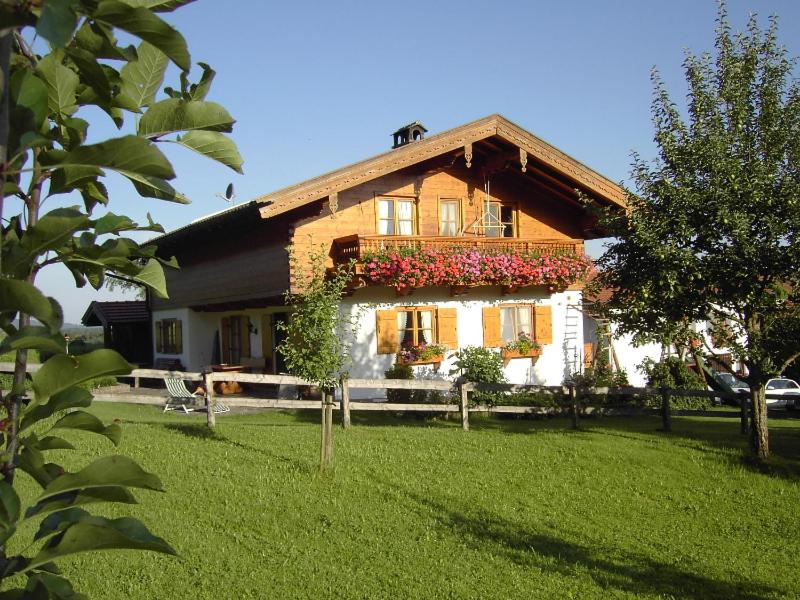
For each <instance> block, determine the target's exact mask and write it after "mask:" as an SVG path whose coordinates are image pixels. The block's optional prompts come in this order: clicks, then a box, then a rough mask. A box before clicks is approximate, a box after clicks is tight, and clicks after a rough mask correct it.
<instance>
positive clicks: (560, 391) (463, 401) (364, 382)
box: [0, 362, 784, 433]
mask: <svg viewBox="0 0 800 600" xmlns="http://www.w3.org/2000/svg"><path fill="white" fill-rule="evenodd" d="M38 368H39V365H36V364H32V365H28V372H29V373H33V372H35V371H36V370H38ZM13 370H14V363H10V362H5V363H2V362H0V372H13ZM126 377H129V378H133V382H134V388H138V387H139V385H140V383H141V380H142V379H161V380H163V379H165V378H169V377H175V378H180V379H184V380H188V381H196V382H202V385H203V387H204V388H205V390H206V402H207V406H208V409H209V410H208V411H207V415H208V417H207V419H208V425H209V426H210V427H214V425H215V422H216V415H215V413H214V410H213V408H214V406H215V404H216V402H217V393H216V392H215V391H214V387H215V386H214V384H215V383H220V382H231V381H235V382H239V383H247V384H258V385H272V386H311V385H313V384H312V383H311V382H308V381H306V380H304V379H300V378H298V377H293V376H290V375H262V374H255V373H234V372H227V373H221V372H213V371H212V372H206V373H199V372H185V371H164V370H158V369H135V370H134V371H132V372H131V373H130V375H128V376H126ZM357 389H370V390H408V391H436V392H440V393H444V394H447V395H450V396H451V397H453V398H456V399H457V401H458V402H457V403H445V404H432V403H416V404H414V403H405V402H403V403H400V402H369V401H351V400H350V394H351V390H357ZM337 390H338V391H339V395H340V397H341V401H340V402H339V403H336V402H334V403H333V405H334V408H337V409H338V410H340V411H341V413H342V425H343V426H344V427H349V426H350V413H351V411H354V410H361V411H392V412H442V413H450V412H458V413H460V416H461V422H462V426H463V428H464V430H465V431H466V430H469V415H470V413H491V414H552V413H563V412H565V411H566V412H568V413H569V416H570V418H571V420H572V425H573V427H578V421H579V418H580V415H581V413H583V414H586V415H588V414H591V413H603V412H605V411H606V410H607V409H603V408H601V407H595V406H591V403H585V402H582V401H581V398H582V397H585V396H612V397H613V396H625V397H639V398H642V397H646V396H659V397H660V408H659V409H649V411H648V412H650V413H653V412H655V411H656V410H657V411H658V412H660V414H661V419H662V428H663V429H664V430H665V431H670V430H671V416H672V409H671V405H670V398H671V397H679V396H684V397H689V396H693V397H697V396H704V397H707V398H712V399H713V398H723V399H727V400H733V401H734V402H735V403H736V404H738V405H739V407H740V415H739V418H740V423H741V426H740V429H741V431H742V433H747V431H748V404H749V397H748V396H747V395H745V394H737V393H733V394H729V393H725V392H715V391H708V390H678V389H670V388H640V387H620V388H605V387H604V388H584V387H576V386H574V385H563V386H541V385H528V384H525V385H518V384H505V383H472V382H467V381H461V380H457V381H455V382H452V381H445V380H433V379H342V380H341V381H340V384H339V386H338V388H337ZM476 391H478V392H507V393H538V394H550V395H552V396H553V398H554V400H555V402H554V404H555V406H553V407H543V406H470V405H469V394H470V393H473V392H476ZM324 398H325V396H323V401H322V402H321V401H320V400H305V401H304V400H289V399H285V400H284V399H266V398H255V397H236V398H235V399H230V400H228V399H226V402H228V403H230V404H234V405H236V406H243V407H254V408H278V409H318V408H321V407H322V406H323V403H324V402H325V401H326V400H324ZM767 398H769V399H772V398H776V399H781V398H784V397H783V396H779V395H771V394H767ZM119 400H120V401H126V402H127V401H131V402H134V403H135V402H137V400H136V397H135V395H132V397H131V399H130V400H128V399H125V397H124V396H121V397H119ZM565 400H566V401H565ZM163 401H164V400H163V399H160V398H151V399H147V400H143V402H145V403H148V404H155V403H159V404H160V403H163ZM139 402H142V400H139Z"/></svg>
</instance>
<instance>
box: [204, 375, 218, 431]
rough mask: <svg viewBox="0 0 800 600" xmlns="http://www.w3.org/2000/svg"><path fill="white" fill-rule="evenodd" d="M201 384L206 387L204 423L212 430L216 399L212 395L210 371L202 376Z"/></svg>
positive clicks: (212, 376)
mask: <svg viewBox="0 0 800 600" xmlns="http://www.w3.org/2000/svg"><path fill="white" fill-rule="evenodd" d="M203 383H204V384H205V386H206V423H207V425H208V426H209V427H211V428H212V429H213V428H214V426H215V425H216V424H217V415H216V414H214V407H215V406H216V404H217V399H216V396H215V395H214V373H213V372H212V371H208V372H207V373H204V374H203Z"/></svg>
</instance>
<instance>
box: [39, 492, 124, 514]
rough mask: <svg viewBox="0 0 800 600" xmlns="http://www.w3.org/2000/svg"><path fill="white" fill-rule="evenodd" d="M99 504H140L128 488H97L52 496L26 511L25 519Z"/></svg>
mask: <svg viewBox="0 0 800 600" xmlns="http://www.w3.org/2000/svg"><path fill="white" fill-rule="evenodd" d="M98 502H114V503H117V504H138V502H137V500H136V497H135V496H134V495H133V494H132V493H131V492H130V491H129V490H127V489H126V488H124V487H118V486H109V487H95V488H90V489H88V490H81V491H78V490H73V491H71V492H64V493H63V494H58V495H56V496H51V497H50V498H47V499H45V500H42V501H41V502H37V503H36V504H34V505H33V506H30V507H28V509H27V510H26V511H25V518H26V519H31V518H33V517H35V516H37V515H43V514H46V513H50V512H54V511H57V510H64V509H65V508H71V507H76V506H85V505H87V504H97V503H98Z"/></svg>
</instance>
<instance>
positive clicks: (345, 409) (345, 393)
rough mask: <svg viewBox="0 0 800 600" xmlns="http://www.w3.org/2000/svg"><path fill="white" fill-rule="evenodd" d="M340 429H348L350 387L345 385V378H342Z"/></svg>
mask: <svg viewBox="0 0 800 600" xmlns="http://www.w3.org/2000/svg"><path fill="white" fill-rule="evenodd" d="M340 384H341V386H342V427H343V428H344V429H347V428H348V427H350V385H349V384H348V383H347V377H342V379H341V382H340Z"/></svg>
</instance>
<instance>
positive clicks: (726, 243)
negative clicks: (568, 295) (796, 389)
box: [599, 2, 800, 459]
mask: <svg viewBox="0 0 800 600" xmlns="http://www.w3.org/2000/svg"><path fill="white" fill-rule="evenodd" d="M715 48H716V52H715V54H716V57H715V58H712V56H711V55H709V54H702V55H700V56H696V55H694V54H692V53H687V56H686V59H685V61H684V68H685V73H686V80H687V83H688V87H689V93H688V105H687V107H686V111H687V115H686V118H684V117H683V116H682V114H681V112H680V111H679V109H678V107H677V106H676V105H675V104H674V103H673V102H672V100H671V98H670V96H669V94H668V92H667V90H666V88H665V85H664V83H663V81H662V80H661V79H660V77H659V75H658V72H656V71H654V72H653V83H654V100H653V123H654V126H655V141H656V144H657V146H658V149H659V153H658V158H657V159H656V160H655V161H653V162H652V163H648V162H645V161H644V160H642V158H641V157H640V156H639V155H634V163H633V172H632V177H633V179H634V181H635V183H636V188H637V192H638V193H636V194H630V195H629V208H628V211H627V212H626V213H625V214H616V215H611V214H609V215H607V218H606V225H607V226H608V228H609V231H610V233H611V234H612V235H614V236H616V237H617V239H616V240H615V241H613V242H612V243H611V244H610V246H609V247H608V249H607V251H606V253H605V254H604V255H603V256H602V257H601V259H600V261H599V266H600V269H601V275H600V279H599V283H600V284H601V285H604V286H608V287H610V288H611V289H613V290H614V294H613V297H612V299H611V300H610V302H609V304H608V306H607V308H608V310H609V312H610V313H612V314H613V315H614V318H615V319H617V320H618V322H619V323H620V328H621V330H622V331H623V332H631V333H634V334H637V335H638V336H639V338H640V339H642V338H651V339H657V340H658V341H661V342H662V343H666V344H669V343H672V342H673V341H674V340H675V339H687V338H688V336H689V335H691V333H690V332H689V324H690V323H691V322H694V321H703V320H707V319H710V320H712V321H714V322H725V323H727V325H728V327H729V328H730V333H729V334H728V335H727V343H728V345H729V346H730V347H731V348H732V351H733V352H734V354H735V355H736V357H737V358H739V359H741V360H742V361H743V362H744V364H745V365H746V366H747V369H748V371H749V374H748V375H747V376H746V377H745V380H746V381H747V383H749V384H750V388H751V395H752V401H753V416H752V425H753V427H752V428H751V430H752V437H751V446H752V450H753V451H754V452H755V454H756V455H757V456H758V457H759V458H761V459H766V458H767V457H768V456H769V440H768V431H767V411H766V402H765V398H764V393H765V389H764V388H765V385H766V382H767V380H768V379H769V378H770V377H772V376H774V375H776V374H779V373H781V372H782V371H783V370H784V369H786V367H787V366H788V365H790V364H791V363H792V362H793V361H794V360H795V359H796V358H797V356H798V352H799V351H800V345H799V342H798V340H800V337H798V333H800V303H799V302H798V301H799V300H800V243H799V242H800V239H799V238H800V85H799V84H798V81H797V80H796V79H794V78H793V70H794V66H795V62H794V60H792V59H790V58H789V57H788V56H787V51H786V49H785V48H784V47H783V46H781V45H779V43H778V21H777V18H776V17H772V18H771V19H770V24H769V27H768V28H767V29H766V30H763V31H762V30H761V29H760V28H759V25H758V22H757V19H756V17H755V16H751V18H750V20H749V22H748V24H747V28H746V31H744V32H742V33H736V34H734V33H732V31H731V25H730V23H729V21H728V17H727V12H726V8H725V4H724V3H722V2H721V3H720V5H719V18H718V26H717V31H716V42H715ZM717 333H719V332H717Z"/></svg>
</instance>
